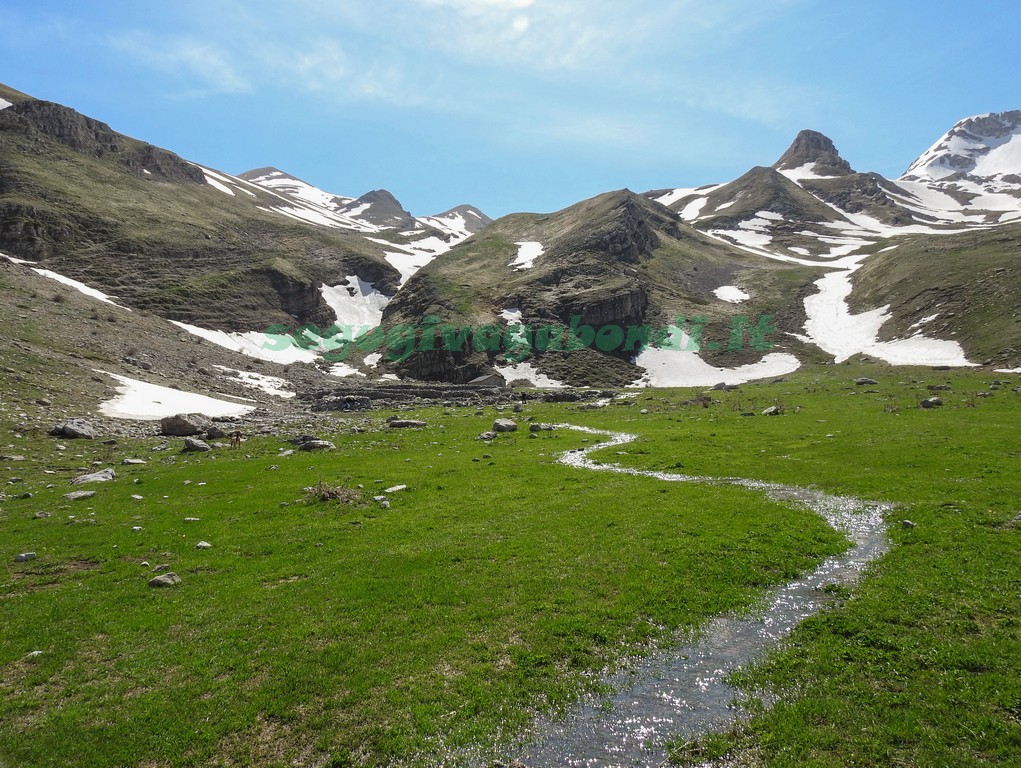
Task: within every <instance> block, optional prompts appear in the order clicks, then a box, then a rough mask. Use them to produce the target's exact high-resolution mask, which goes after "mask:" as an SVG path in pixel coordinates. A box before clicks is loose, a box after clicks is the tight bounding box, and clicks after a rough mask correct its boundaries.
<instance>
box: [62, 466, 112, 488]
mask: <svg viewBox="0 0 1021 768" xmlns="http://www.w3.org/2000/svg"><path fill="white" fill-rule="evenodd" d="M116 477H117V473H116V472H114V471H113V470H112V469H110V468H109V467H107V468H106V469H101V470H99V472H90V473H89V474H87V475H79V476H78V477H76V478H74V479H72V480H71V485H85V484H87V483H108V482H110V481H111V480H114V479H116Z"/></svg>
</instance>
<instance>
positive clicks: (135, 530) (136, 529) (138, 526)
mask: <svg viewBox="0 0 1021 768" xmlns="http://www.w3.org/2000/svg"><path fill="white" fill-rule="evenodd" d="M131 530H132V531H134V532H135V533H138V532H139V531H141V530H142V526H140V525H135V526H132V528H131Z"/></svg>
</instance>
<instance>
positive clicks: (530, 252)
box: [507, 241, 543, 272]
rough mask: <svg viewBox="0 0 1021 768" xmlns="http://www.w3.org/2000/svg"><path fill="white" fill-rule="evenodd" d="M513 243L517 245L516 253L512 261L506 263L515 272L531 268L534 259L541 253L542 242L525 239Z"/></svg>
mask: <svg viewBox="0 0 1021 768" xmlns="http://www.w3.org/2000/svg"><path fill="white" fill-rule="evenodd" d="M515 245H516V246H518V255H517V256H516V257H515V258H514V261H512V262H511V263H510V264H508V265H507V266H508V267H510V268H511V269H513V270H514V271H515V272H520V271H521V270H523V269H531V268H532V267H533V266H534V265H535V260H536V259H537V258H539V257H540V256H542V254H543V247H542V243H535V242H531V241H525V242H520V243H515Z"/></svg>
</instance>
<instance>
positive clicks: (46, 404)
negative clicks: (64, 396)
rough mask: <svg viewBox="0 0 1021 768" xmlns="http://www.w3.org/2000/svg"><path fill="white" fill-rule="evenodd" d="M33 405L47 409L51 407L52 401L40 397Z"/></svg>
mask: <svg viewBox="0 0 1021 768" xmlns="http://www.w3.org/2000/svg"><path fill="white" fill-rule="evenodd" d="M35 404H36V405H41V406H42V407H43V408H49V407H50V406H51V405H53V401H52V400H49V399H47V398H45V397H40V398H38V399H36V401H35Z"/></svg>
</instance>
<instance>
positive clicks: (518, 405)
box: [514, 403, 524, 413]
mask: <svg viewBox="0 0 1021 768" xmlns="http://www.w3.org/2000/svg"><path fill="white" fill-rule="evenodd" d="M523 410H524V408H522V407H521V403H514V413H521V412H522V411H523Z"/></svg>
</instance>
